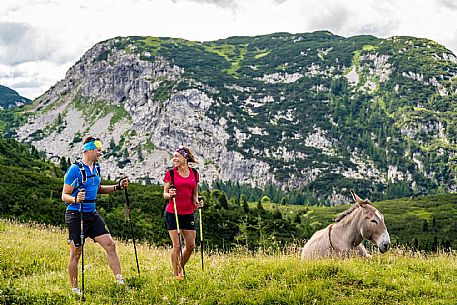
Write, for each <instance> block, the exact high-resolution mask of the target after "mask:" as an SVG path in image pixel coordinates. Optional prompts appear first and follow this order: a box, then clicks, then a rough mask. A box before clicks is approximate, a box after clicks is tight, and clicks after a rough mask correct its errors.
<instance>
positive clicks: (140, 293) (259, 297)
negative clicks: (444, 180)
mask: <svg viewBox="0 0 457 305" xmlns="http://www.w3.org/2000/svg"><path fill="white" fill-rule="evenodd" d="M65 239H66V234H65V232H63V231H60V230H58V229H52V228H51V229H45V228H43V227H38V226H29V225H18V224H15V223H10V222H7V221H1V222H0V244H1V245H2V246H1V247H0V303H2V304H5V303H6V304H11V303H14V304H35V303H37V304H38V303H40V304H44V303H46V304H75V303H77V301H78V299H77V298H75V297H74V296H72V295H71V294H70V293H69V283H68V280H67V273H66V264H67V254H68V247H67V245H66V242H65ZM118 249H119V253H120V256H121V262H122V265H123V268H124V275H125V276H126V278H127V285H126V286H125V287H119V286H116V285H115V284H114V282H113V279H112V275H111V273H110V271H109V268H108V267H107V264H106V259H105V257H104V253H103V250H102V249H101V247H99V246H95V245H94V244H93V243H92V242H88V243H87V247H86V252H85V254H86V256H85V258H86V273H85V277H86V292H87V304H215V303H218V304H453V303H454V302H455V295H456V294H457V267H456V266H455V259H456V255H455V253H453V254H451V255H445V254H436V255H429V256H427V257H425V256H423V255H420V254H418V253H412V252H406V251H402V250H400V249H396V250H394V251H391V252H390V253H387V254H385V255H380V254H377V253H375V254H374V255H373V257H372V258H371V259H356V258H354V259H340V260H319V261H311V262H301V261H300V260H299V259H298V250H293V249H292V251H287V253H277V254H276V255H264V254H258V255H255V256H253V255H250V254H244V253H241V252H238V253H232V254H229V255H222V254H217V253H213V254H212V255H210V256H206V261H205V262H206V264H205V266H206V269H205V271H204V272H202V271H201V269H200V261H199V255H198V254H197V255H195V256H193V257H192V259H191V261H190V263H189V265H188V267H187V273H188V280H186V281H184V282H175V281H174V280H173V279H172V277H171V267H170V263H169V258H168V249H164V248H149V247H147V246H146V245H140V246H139V247H138V251H139V259H140V264H141V271H142V276H141V278H138V277H136V270H135V269H136V267H135V259H134V255H133V247H132V246H131V245H128V244H122V243H119V244H118Z"/></svg>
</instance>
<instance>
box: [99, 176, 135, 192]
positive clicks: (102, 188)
mask: <svg viewBox="0 0 457 305" xmlns="http://www.w3.org/2000/svg"><path fill="white" fill-rule="evenodd" d="M128 186H129V179H128V178H127V177H124V178H122V179H121V180H119V183H118V184H114V185H99V186H98V193H99V194H108V193H112V192H115V191H119V190H123V189H125V188H127V187H128Z"/></svg>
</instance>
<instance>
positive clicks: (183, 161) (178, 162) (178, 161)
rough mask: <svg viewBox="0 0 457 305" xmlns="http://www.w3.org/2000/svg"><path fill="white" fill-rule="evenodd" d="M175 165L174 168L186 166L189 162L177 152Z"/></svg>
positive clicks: (174, 154) (174, 155)
mask: <svg viewBox="0 0 457 305" xmlns="http://www.w3.org/2000/svg"><path fill="white" fill-rule="evenodd" d="M172 161H173V165H174V166H181V165H185V164H186V162H187V160H186V158H184V157H183V156H182V155H181V154H180V153H179V152H177V151H175V152H174V153H173V159H172Z"/></svg>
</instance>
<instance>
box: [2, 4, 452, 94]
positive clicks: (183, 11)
mask: <svg viewBox="0 0 457 305" xmlns="http://www.w3.org/2000/svg"><path fill="white" fill-rule="evenodd" d="M316 30H328V31H331V32H332V33H334V34H337V35H341V36H345V37H347V36H353V35H361V34H370V35H374V36H377V37H380V38H387V37H391V36H396V35H408V36H416V37H423V38H429V39H432V40H434V41H436V42H438V43H441V44H443V45H444V46H446V47H447V48H448V49H450V50H452V51H453V52H454V54H457V1H454V0H427V1H425V0H318V1H316V0H118V1H114V0H2V5H1V6H0V84H1V85H4V86H8V87H10V88H12V89H14V90H16V91H18V92H19V94H21V95H23V96H25V97H28V98H31V99H34V98H37V97H38V96H40V95H41V94H43V93H44V92H45V91H46V90H48V89H49V88H50V87H51V86H52V85H54V84H55V83H57V82H58V81H59V80H61V79H63V78H64V77H65V73H66V71H67V70H68V69H69V68H70V67H71V66H72V65H73V64H74V63H75V62H76V61H78V59H79V58H80V57H81V56H82V55H83V54H84V53H85V52H86V51H87V50H88V49H89V48H91V47H92V46H93V45H94V44H96V43H97V42H99V41H102V40H106V39H109V38H113V37H116V36H130V35H145V36H147V35H149V36H159V37H164V36H166V37H179V38H184V39H188V40H197V41H207V40H216V39H221V38H227V37H229V36H235V35H242V36H253V35H262V34H269V33H274V32H289V33H304V32H312V31H316Z"/></svg>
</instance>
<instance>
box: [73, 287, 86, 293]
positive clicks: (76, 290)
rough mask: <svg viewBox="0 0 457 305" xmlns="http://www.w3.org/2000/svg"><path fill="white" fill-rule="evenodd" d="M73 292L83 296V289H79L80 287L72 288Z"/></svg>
mask: <svg viewBox="0 0 457 305" xmlns="http://www.w3.org/2000/svg"><path fill="white" fill-rule="evenodd" d="M71 291H72V292H73V293H74V294H77V295H82V294H83V293H82V291H81V289H79V288H78V287H73V288H71Z"/></svg>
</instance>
